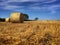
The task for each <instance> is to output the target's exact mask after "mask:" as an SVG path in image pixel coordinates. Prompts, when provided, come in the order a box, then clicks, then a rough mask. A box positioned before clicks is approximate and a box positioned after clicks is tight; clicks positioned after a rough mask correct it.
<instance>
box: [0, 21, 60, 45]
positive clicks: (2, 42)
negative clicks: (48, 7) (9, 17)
mask: <svg viewBox="0 0 60 45" xmlns="http://www.w3.org/2000/svg"><path fill="white" fill-rule="evenodd" d="M0 45H60V21H27V22H24V23H8V22H7V23H6V22H0Z"/></svg>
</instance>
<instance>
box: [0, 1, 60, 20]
mask: <svg viewBox="0 0 60 45" xmlns="http://www.w3.org/2000/svg"><path fill="white" fill-rule="evenodd" d="M12 12H22V13H26V14H28V15H29V17H30V19H34V18H35V17H38V18H39V19H40V20H60V0H0V17H2V18H6V17H9V16H10V14H11V13H12Z"/></svg>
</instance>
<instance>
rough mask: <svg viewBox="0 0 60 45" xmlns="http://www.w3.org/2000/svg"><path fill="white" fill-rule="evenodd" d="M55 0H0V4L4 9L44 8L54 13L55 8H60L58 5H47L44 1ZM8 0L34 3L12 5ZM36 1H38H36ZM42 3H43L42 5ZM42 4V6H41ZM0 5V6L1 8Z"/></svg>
mask: <svg viewBox="0 0 60 45" xmlns="http://www.w3.org/2000/svg"><path fill="white" fill-rule="evenodd" d="M55 1H57V0H2V1H0V6H1V7H2V8H3V9H6V10H16V9H17V10H18V9H23V10H24V9H27V10H37V11H38V10H44V11H50V12H51V13H56V11H55V10H56V9H58V8H60V5H55V4H54V5H47V4H45V3H52V2H55ZM10 2H12V3H13V2H19V3H21V2H22V3H24V4H25V5H26V2H35V3H34V4H31V5H28V6H24V5H22V4H21V5H20V6H18V5H12V4H9V3H10ZM37 2H38V3H37ZM42 4H43V5H42ZM41 5H42V6H41ZM1 7H0V8H1Z"/></svg>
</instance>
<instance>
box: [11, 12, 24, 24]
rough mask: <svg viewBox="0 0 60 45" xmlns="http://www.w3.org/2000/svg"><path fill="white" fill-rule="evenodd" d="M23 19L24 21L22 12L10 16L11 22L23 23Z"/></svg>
mask: <svg viewBox="0 0 60 45" xmlns="http://www.w3.org/2000/svg"><path fill="white" fill-rule="evenodd" d="M23 21H24V15H23V14H22V13H19V12H14V13H12V14H11V16H10V22H14V23H19V22H20V23H23Z"/></svg>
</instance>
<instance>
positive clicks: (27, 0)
mask: <svg viewBox="0 0 60 45" xmlns="http://www.w3.org/2000/svg"><path fill="white" fill-rule="evenodd" d="M55 1H57V0H8V2H41V3H51V2H55Z"/></svg>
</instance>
